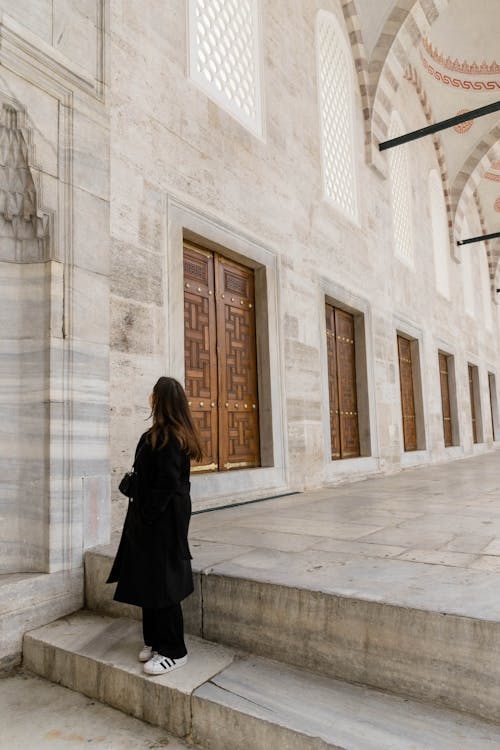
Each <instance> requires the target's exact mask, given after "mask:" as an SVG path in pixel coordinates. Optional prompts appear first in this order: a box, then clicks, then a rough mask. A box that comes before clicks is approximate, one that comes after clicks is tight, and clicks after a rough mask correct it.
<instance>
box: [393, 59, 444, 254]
mask: <svg viewBox="0 0 500 750" xmlns="http://www.w3.org/2000/svg"><path fill="white" fill-rule="evenodd" d="M405 79H406V80H407V81H409V82H410V83H412V84H413V86H414V87H415V91H416V92H417V96H418V98H419V101H420V105H421V107H422V110H423V112H424V115H425V119H426V121H427V124H428V125H430V124H431V123H433V122H434V115H433V113H432V107H431V105H430V102H429V98H428V96H427V93H426V91H425V88H424V86H423V85H422V81H421V79H420V76H419V75H418V73H417V71H416V70H415V68H414V67H413V66H412V65H408V66H407V68H406V70H405ZM432 143H433V145H434V150H435V152H436V158H437V163H438V166H439V172H440V174H441V182H442V188H443V195H444V202H445V206H446V216H447V223H448V235H449V242H450V252H451V254H452V256H453V257H455V236H454V233H453V211H452V204H451V190H450V182H449V179H448V169H447V167H446V158H445V155H444V149H443V142H442V140H441V135H440V134H439V133H434V134H433V135H432Z"/></svg>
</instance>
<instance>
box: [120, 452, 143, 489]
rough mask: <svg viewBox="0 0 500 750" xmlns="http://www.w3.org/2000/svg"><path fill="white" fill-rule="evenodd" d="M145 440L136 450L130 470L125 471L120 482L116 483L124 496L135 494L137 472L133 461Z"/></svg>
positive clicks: (135, 459)
mask: <svg viewBox="0 0 500 750" xmlns="http://www.w3.org/2000/svg"><path fill="white" fill-rule="evenodd" d="M145 443H146V441H144V443H143V444H142V445H141V447H140V448H139V450H138V451H137V455H136V457H135V458H134V463H133V464H132V471H126V472H125V474H124V475H123V477H122V478H121V481H120V484H119V485H118V489H119V490H120V492H121V493H122V495H125V497H128V498H131V497H134V495H135V490H136V481H137V473H136V471H135V463H136V461H137V459H138V458H139V454H140V452H141V451H142V449H143V448H144V445H145Z"/></svg>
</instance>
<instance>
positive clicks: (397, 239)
mask: <svg viewBox="0 0 500 750" xmlns="http://www.w3.org/2000/svg"><path fill="white" fill-rule="evenodd" d="M405 132H406V130H405V127H404V125H403V122H402V120H401V118H400V116H399V115H398V114H397V113H396V112H393V114H392V118H391V125H390V128H389V138H396V136H398V135H402V134H403V133H405ZM389 168H390V179H391V198H392V223H393V233H394V249H395V252H396V255H397V256H398V257H399V258H401V259H402V260H405V261H407V262H408V263H410V264H411V265H413V241H412V231H411V188H410V167H409V160H408V146H407V145H402V146H396V147H395V148H391V150H390V151H389Z"/></svg>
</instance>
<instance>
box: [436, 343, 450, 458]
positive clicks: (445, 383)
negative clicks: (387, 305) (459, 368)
mask: <svg viewBox="0 0 500 750" xmlns="http://www.w3.org/2000/svg"><path fill="white" fill-rule="evenodd" d="M439 378H440V381H441V406H442V412H443V433H444V444H445V446H446V447H447V448H448V447H449V446H450V445H453V435H452V429H451V408H450V381H449V373H448V357H447V356H446V354H442V353H441V352H439Z"/></svg>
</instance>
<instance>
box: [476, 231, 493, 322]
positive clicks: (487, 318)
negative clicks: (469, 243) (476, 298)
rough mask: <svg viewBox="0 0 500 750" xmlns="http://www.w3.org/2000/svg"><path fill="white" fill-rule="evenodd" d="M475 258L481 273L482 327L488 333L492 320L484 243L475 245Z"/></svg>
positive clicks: (486, 254)
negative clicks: (483, 326)
mask: <svg viewBox="0 0 500 750" xmlns="http://www.w3.org/2000/svg"><path fill="white" fill-rule="evenodd" d="M477 257H478V259H479V266H480V271H481V296H482V298H483V313H484V325H485V327H486V329H487V330H488V331H491V329H492V327H493V318H492V315H491V287H490V269H489V266H488V253H487V252H486V245H485V244H484V242H480V243H478V244H477Z"/></svg>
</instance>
